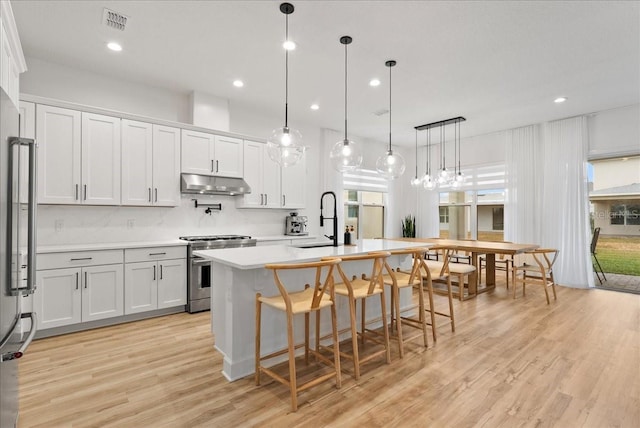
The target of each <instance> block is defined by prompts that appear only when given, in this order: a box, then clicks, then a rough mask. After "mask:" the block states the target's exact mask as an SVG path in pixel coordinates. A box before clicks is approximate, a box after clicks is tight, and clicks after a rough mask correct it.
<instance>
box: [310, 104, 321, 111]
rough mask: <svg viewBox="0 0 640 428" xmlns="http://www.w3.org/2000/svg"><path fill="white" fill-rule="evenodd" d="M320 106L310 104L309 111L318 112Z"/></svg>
mask: <svg viewBox="0 0 640 428" xmlns="http://www.w3.org/2000/svg"><path fill="white" fill-rule="evenodd" d="M319 108H320V106H319V105H318V104H311V110H318V109H319Z"/></svg>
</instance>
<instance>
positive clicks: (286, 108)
mask: <svg viewBox="0 0 640 428" xmlns="http://www.w3.org/2000/svg"><path fill="white" fill-rule="evenodd" d="M284 40H285V42H287V41H289V15H288V14H285V35H284ZM284 58H285V59H284V69H285V70H284V127H285V128H288V127H289V126H288V116H289V50H288V49H285V52H284Z"/></svg>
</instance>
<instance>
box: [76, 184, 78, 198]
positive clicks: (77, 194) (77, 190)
mask: <svg viewBox="0 0 640 428" xmlns="http://www.w3.org/2000/svg"><path fill="white" fill-rule="evenodd" d="M77 200H78V185H77V184H76V201H77Z"/></svg>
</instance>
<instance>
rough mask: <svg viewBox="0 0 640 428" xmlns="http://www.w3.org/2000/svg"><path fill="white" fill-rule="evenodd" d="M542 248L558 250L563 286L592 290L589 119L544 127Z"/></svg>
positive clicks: (558, 277)
mask: <svg viewBox="0 0 640 428" xmlns="http://www.w3.org/2000/svg"><path fill="white" fill-rule="evenodd" d="M543 143H544V144H543V153H544V184H543V211H542V216H541V220H542V223H541V243H542V244H543V245H544V246H548V247H553V248H557V249H558V250H560V252H559V254H558V260H557V262H556V265H555V266H554V272H555V277H556V280H557V282H558V283H559V284H562V285H568V286H572V287H593V286H594V282H593V267H592V265H591V252H590V249H589V244H590V242H591V227H590V224H589V195H588V186H587V152H588V138H587V119H586V117H582V116H581V117H574V118H571V119H564V120H558V121H555V122H549V123H546V124H545V125H544V139H543Z"/></svg>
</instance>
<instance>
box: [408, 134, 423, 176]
mask: <svg viewBox="0 0 640 428" xmlns="http://www.w3.org/2000/svg"><path fill="white" fill-rule="evenodd" d="M420 184H422V179H420V178H418V130H417V129H416V176H415V177H413V178H412V179H411V187H418V186H420Z"/></svg>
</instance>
